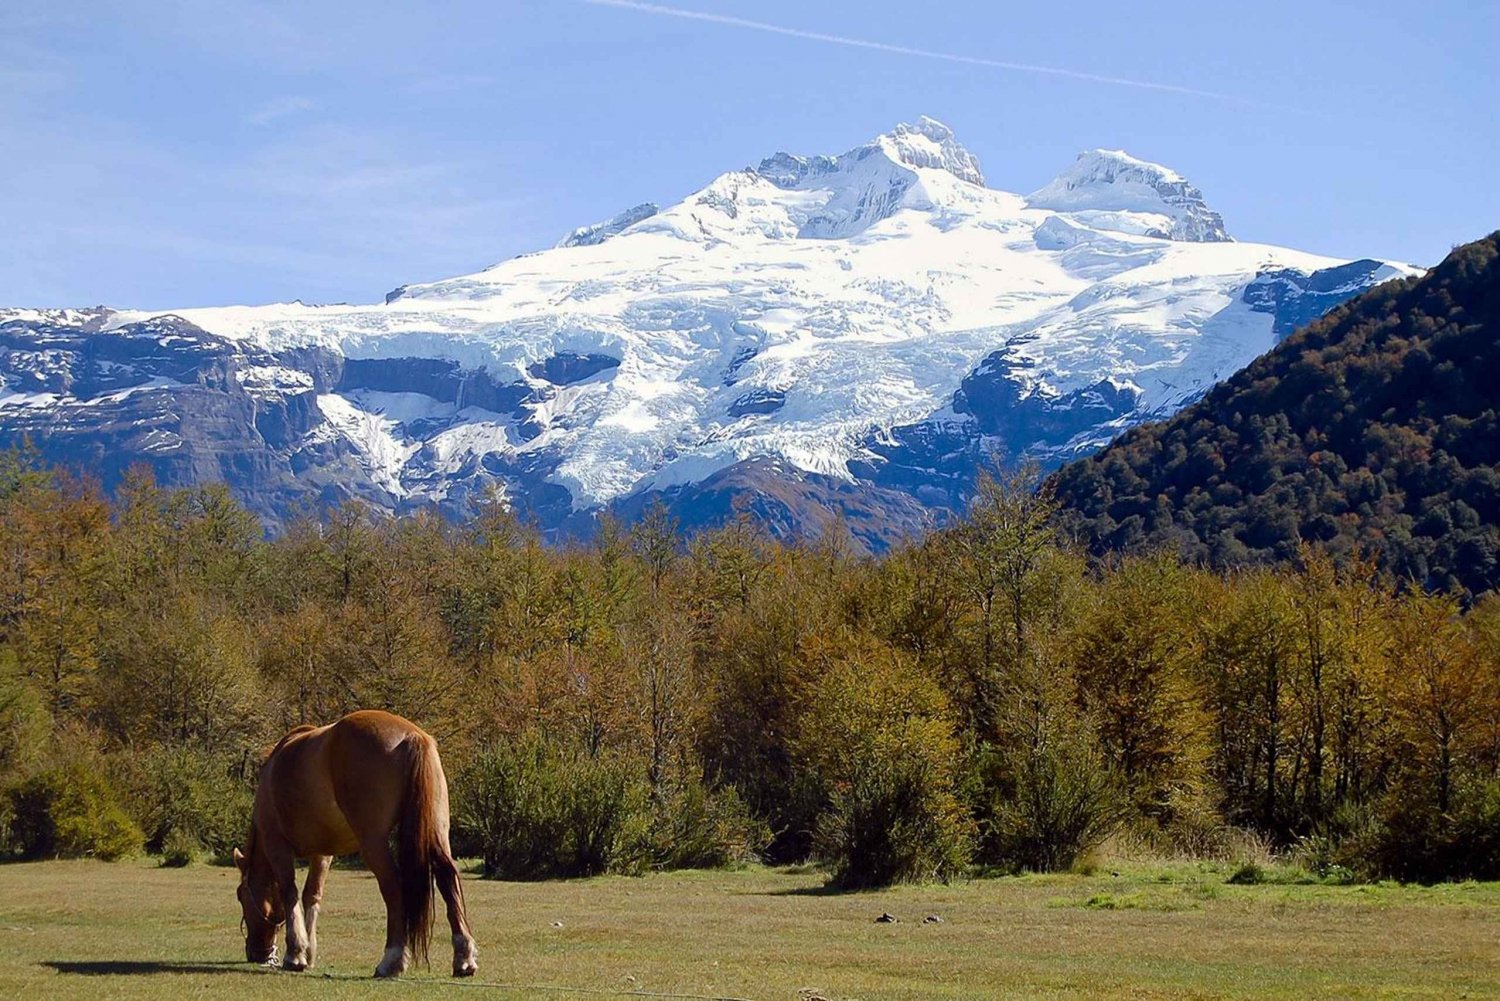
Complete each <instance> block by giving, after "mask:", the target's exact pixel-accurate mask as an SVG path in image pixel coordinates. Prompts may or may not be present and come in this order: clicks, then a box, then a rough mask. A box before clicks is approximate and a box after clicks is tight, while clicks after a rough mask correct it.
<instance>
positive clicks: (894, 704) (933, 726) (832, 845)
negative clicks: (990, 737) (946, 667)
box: [794, 637, 973, 889]
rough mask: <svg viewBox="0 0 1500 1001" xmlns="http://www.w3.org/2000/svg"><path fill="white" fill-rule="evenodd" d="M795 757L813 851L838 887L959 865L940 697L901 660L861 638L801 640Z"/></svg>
mask: <svg viewBox="0 0 1500 1001" xmlns="http://www.w3.org/2000/svg"><path fill="white" fill-rule="evenodd" d="M808 656H809V659H810V660H812V661H813V662H814V663H821V667H822V672H821V674H822V676H821V677H820V678H819V679H818V681H817V683H816V684H815V685H814V686H813V687H812V689H811V691H810V692H809V693H808V695H809V697H808V699H807V703H806V708H805V710H804V713H803V716H802V719H801V720H800V726H799V732H798V735H797V739H796V741H795V745H794V746H795V750H796V754H797V764H798V766H799V768H800V770H801V772H802V775H803V776H804V777H805V779H806V780H807V781H808V782H810V783H811V784H812V785H814V786H815V787H816V788H817V789H818V795H819V796H820V798H821V800H822V802H823V803H824V808H823V810H822V811H821V813H820V814H819V817H818V820H817V823H816V827H815V830H814V832H813V851H814V854H815V855H816V856H817V857H818V859H819V860H820V861H821V862H823V863H824V864H825V865H827V866H828V867H829V870H830V874H831V875H830V881H831V882H832V884H833V885H834V886H838V887H841V888H846V889H849V888H856V887H870V886H884V885H887V884H890V883H896V882H913V881H920V880H927V879H940V880H948V879H952V878H953V877H954V876H957V875H959V874H961V873H962V872H963V871H964V870H965V869H967V867H968V865H969V860H970V857H971V854H972V849H973V838H972V834H973V830H972V829H973V822H972V820H971V819H970V817H969V816H968V814H967V812H966V811H965V810H964V808H963V807H962V805H961V804H960V802H959V800H958V797H957V795H956V792H957V787H958V782H957V772H958V768H957V765H958V741H957V739H956V738H955V736H954V723H953V719H952V713H951V710H950V706H949V704H948V700H947V698H946V697H945V696H944V694H943V692H942V689H941V688H939V687H938V685H937V684H936V683H935V682H934V681H933V679H931V678H929V677H927V676H926V675H924V674H923V673H922V672H921V671H919V670H918V669H917V667H916V665H915V664H913V663H912V662H911V661H910V660H909V659H908V658H906V657H905V656H904V655H902V654H900V653H899V652H897V651H895V650H894V649H892V648H890V647H887V646H885V645H884V644H881V643H878V642H875V641H873V640H871V639H869V638H859V637H850V639H849V641H848V642H840V643H837V644H832V645H828V646H822V645H819V646H811V647H810V648H809V650H808Z"/></svg>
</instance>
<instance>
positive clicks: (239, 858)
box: [234, 848, 245, 872]
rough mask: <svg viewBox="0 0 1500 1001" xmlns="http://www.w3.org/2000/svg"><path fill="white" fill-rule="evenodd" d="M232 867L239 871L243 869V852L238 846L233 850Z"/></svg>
mask: <svg viewBox="0 0 1500 1001" xmlns="http://www.w3.org/2000/svg"><path fill="white" fill-rule="evenodd" d="M234 867H235V868H236V869H238V870H239V871H240V872H244V871H245V853H244V852H242V851H240V850H239V849H238V848H236V849H235V850H234Z"/></svg>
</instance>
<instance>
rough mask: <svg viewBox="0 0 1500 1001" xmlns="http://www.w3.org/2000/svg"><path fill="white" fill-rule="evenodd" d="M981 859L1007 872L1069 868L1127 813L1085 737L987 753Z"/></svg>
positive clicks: (1060, 736) (1054, 737)
mask: <svg viewBox="0 0 1500 1001" xmlns="http://www.w3.org/2000/svg"><path fill="white" fill-rule="evenodd" d="M986 757H988V758H989V759H990V761H991V763H990V764H989V767H988V768H986V769H985V770H986V771H988V772H990V773H991V775H992V776H993V778H992V780H991V782H990V783H988V784H987V788H988V791H989V795H990V797H991V798H990V801H989V803H988V804H985V810H984V814H985V819H986V823H985V829H986V830H985V833H986V838H985V855H984V860H985V861H986V862H988V863H990V864H993V865H998V866H1000V867H1002V868H1007V869H1029V870H1032V871H1035V872H1055V871H1058V870H1063V869H1068V868H1071V867H1072V866H1073V864H1074V863H1075V862H1077V861H1078V859H1079V858H1081V857H1082V856H1084V855H1085V854H1086V853H1087V852H1089V851H1090V850H1092V849H1094V848H1096V847H1098V846H1099V844H1100V843H1101V842H1103V841H1104V839H1105V838H1107V837H1108V836H1109V835H1110V834H1111V833H1112V832H1113V831H1114V830H1115V829H1116V828H1117V827H1119V825H1120V823H1121V821H1122V820H1123V819H1124V818H1125V816H1127V814H1128V804H1127V801H1126V798H1125V796H1124V794H1123V793H1122V792H1121V789H1120V785H1119V783H1118V781H1117V780H1116V778H1115V776H1114V774H1113V773H1112V772H1111V771H1110V770H1109V768H1108V767H1107V766H1106V765H1105V764H1104V762H1103V761H1102V760H1101V759H1100V756H1099V754H1098V753H1097V751H1096V749H1095V748H1094V746H1093V744H1092V742H1091V741H1090V740H1089V739H1088V735H1087V733H1086V732H1082V731H1074V732H1069V731H1059V732H1056V733H1053V734H1051V735H1050V737H1049V738H1048V739H1043V740H1040V741H1038V742H1037V743H1036V744H1035V745H1033V746H1020V747H1015V748H1010V749H1007V750H1005V751H991V752H989V753H988V754H987V755H986Z"/></svg>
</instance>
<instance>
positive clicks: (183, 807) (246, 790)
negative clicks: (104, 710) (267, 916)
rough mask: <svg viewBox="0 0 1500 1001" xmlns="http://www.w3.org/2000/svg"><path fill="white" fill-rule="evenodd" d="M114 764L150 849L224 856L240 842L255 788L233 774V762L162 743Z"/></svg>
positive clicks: (128, 803) (223, 860)
mask: <svg viewBox="0 0 1500 1001" xmlns="http://www.w3.org/2000/svg"><path fill="white" fill-rule="evenodd" d="M115 770H116V772H117V774H118V775H119V776H120V780H119V785H120V787H121V788H122V789H123V790H124V791H125V793H126V795H125V800H126V803H127V805H128V806H129V808H130V812H131V814H132V816H134V818H135V820H136V822H137V823H139V824H140V826H141V828H142V829H143V830H144V831H145V833H146V848H147V850H148V851H151V852H155V853H160V854H162V855H169V854H170V855H173V856H174V857H179V858H180V857H182V855H183V853H184V852H185V851H186V852H188V853H189V854H191V855H193V856H197V855H200V854H205V853H206V854H207V855H208V856H209V857H210V858H212V859H214V860H216V861H219V862H225V861H227V860H228V859H229V857H230V856H231V854H232V853H233V850H234V848H235V847H236V846H237V845H239V844H241V843H242V842H243V840H244V837H245V831H246V828H247V827H248V825H249V821H250V809H251V805H252V802H253V800H254V792H253V790H252V789H251V787H250V785H249V783H247V782H244V781H242V780H241V779H239V778H237V777H236V776H235V775H234V774H233V772H232V764H231V762H229V761H226V760H223V759H219V758H215V757H213V756H211V755H209V754H206V753H204V752H202V751H197V750H194V749H192V748H188V747H162V748H157V749H154V750H151V751H148V752H145V753H143V754H140V755H138V756H131V757H121V758H117V759H116V765H115ZM180 864H184V865H185V864H186V862H185V861H184V862H182V863H180Z"/></svg>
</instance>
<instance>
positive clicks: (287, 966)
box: [281, 956, 307, 973]
mask: <svg viewBox="0 0 1500 1001" xmlns="http://www.w3.org/2000/svg"><path fill="white" fill-rule="evenodd" d="M281 968H282V969H283V970H290V971H291V972H293V973H301V972H302V971H303V970H305V969H307V960H305V959H302V958H301V957H298V956H288V957H286V959H284V960H282V962H281Z"/></svg>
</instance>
